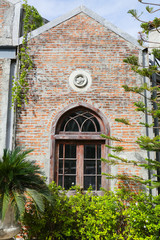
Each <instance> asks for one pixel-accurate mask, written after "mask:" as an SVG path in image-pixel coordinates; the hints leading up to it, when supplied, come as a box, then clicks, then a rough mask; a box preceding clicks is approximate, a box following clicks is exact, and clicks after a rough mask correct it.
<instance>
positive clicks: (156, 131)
mask: <svg viewBox="0 0 160 240" xmlns="http://www.w3.org/2000/svg"><path fill="white" fill-rule="evenodd" d="M150 62H151V65H152V66H154V65H155V57H154V56H153V60H150ZM156 86H157V77H156V73H153V74H152V87H156ZM156 97H157V91H153V99H155V98H156ZM157 109H158V107H157V104H156V102H153V110H157ZM154 127H155V129H154V134H155V137H156V136H159V124H158V118H157V117H156V118H154ZM156 160H157V161H158V162H160V152H159V151H157V152H156ZM157 175H158V176H160V169H159V168H158V169H157ZM157 181H158V182H160V177H157ZM159 194H160V187H158V195H159Z"/></svg>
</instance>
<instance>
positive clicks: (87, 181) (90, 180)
mask: <svg viewBox="0 0 160 240" xmlns="http://www.w3.org/2000/svg"><path fill="white" fill-rule="evenodd" d="M90 186H92V189H93V190H95V177H93V176H85V177H84V190H87V189H88V188H89V187H90Z"/></svg>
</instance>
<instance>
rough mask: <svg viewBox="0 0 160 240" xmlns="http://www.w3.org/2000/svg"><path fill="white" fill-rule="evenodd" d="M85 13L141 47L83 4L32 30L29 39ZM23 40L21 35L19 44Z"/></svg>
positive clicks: (126, 34)
mask: <svg viewBox="0 0 160 240" xmlns="http://www.w3.org/2000/svg"><path fill="white" fill-rule="evenodd" d="M81 12H83V13H85V14H86V15H88V16H89V17H91V18H93V19H94V20H95V21H97V22H99V23H100V24H102V25H103V26H104V27H106V28H108V29H110V30H111V31H113V32H115V33H116V34H118V35H119V36H120V37H122V38H123V39H124V40H126V41H128V42H130V43H131V44H133V45H135V46H136V47H137V48H139V49H141V50H142V49H143V48H142V47H141V46H139V44H138V42H137V40H136V39H135V38H134V37H132V36H130V35H129V34H128V33H125V32H123V31H122V30H120V29H119V28H117V27H116V26H115V25H113V24H112V23H110V22H108V21H107V20H106V19H105V18H103V17H101V16H99V15H98V14H96V13H95V12H93V11H92V10H90V9H88V8H86V7H85V6H80V7H78V8H76V9H74V10H72V11H71V12H69V13H67V14H65V15H63V16H61V17H58V18H56V19H54V20H53V21H51V22H49V23H47V24H45V25H43V26H42V27H40V28H38V29H36V30H34V31H32V32H31V33H30V34H29V39H32V38H34V37H36V36H38V35H40V34H41V33H43V32H45V31H47V30H49V29H51V28H53V27H55V26H57V25H59V24H61V23H63V22H65V21H67V20H68V19H70V18H72V17H74V16H76V15H78V14H79V13H81ZM22 40H23V37H21V38H20V41H19V43H20V44H21V43H22Z"/></svg>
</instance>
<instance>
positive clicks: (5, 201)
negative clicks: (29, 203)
mask: <svg viewBox="0 0 160 240" xmlns="http://www.w3.org/2000/svg"><path fill="white" fill-rule="evenodd" d="M10 201H11V199H10V197H9V194H8V192H5V193H4V194H3V203H2V221H3V220H4V218H5V215H6V212H7V210H8V208H9V205H10V204H11V202H10Z"/></svg>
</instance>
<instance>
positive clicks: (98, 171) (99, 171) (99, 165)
mask: <svg viewBox="0 0 160 240" xmlns="http://www.w3.org/2000/svg"><path fill="white" fill-rule="evenodd" d="M97 174H101V161H97Z"/></svg>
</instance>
